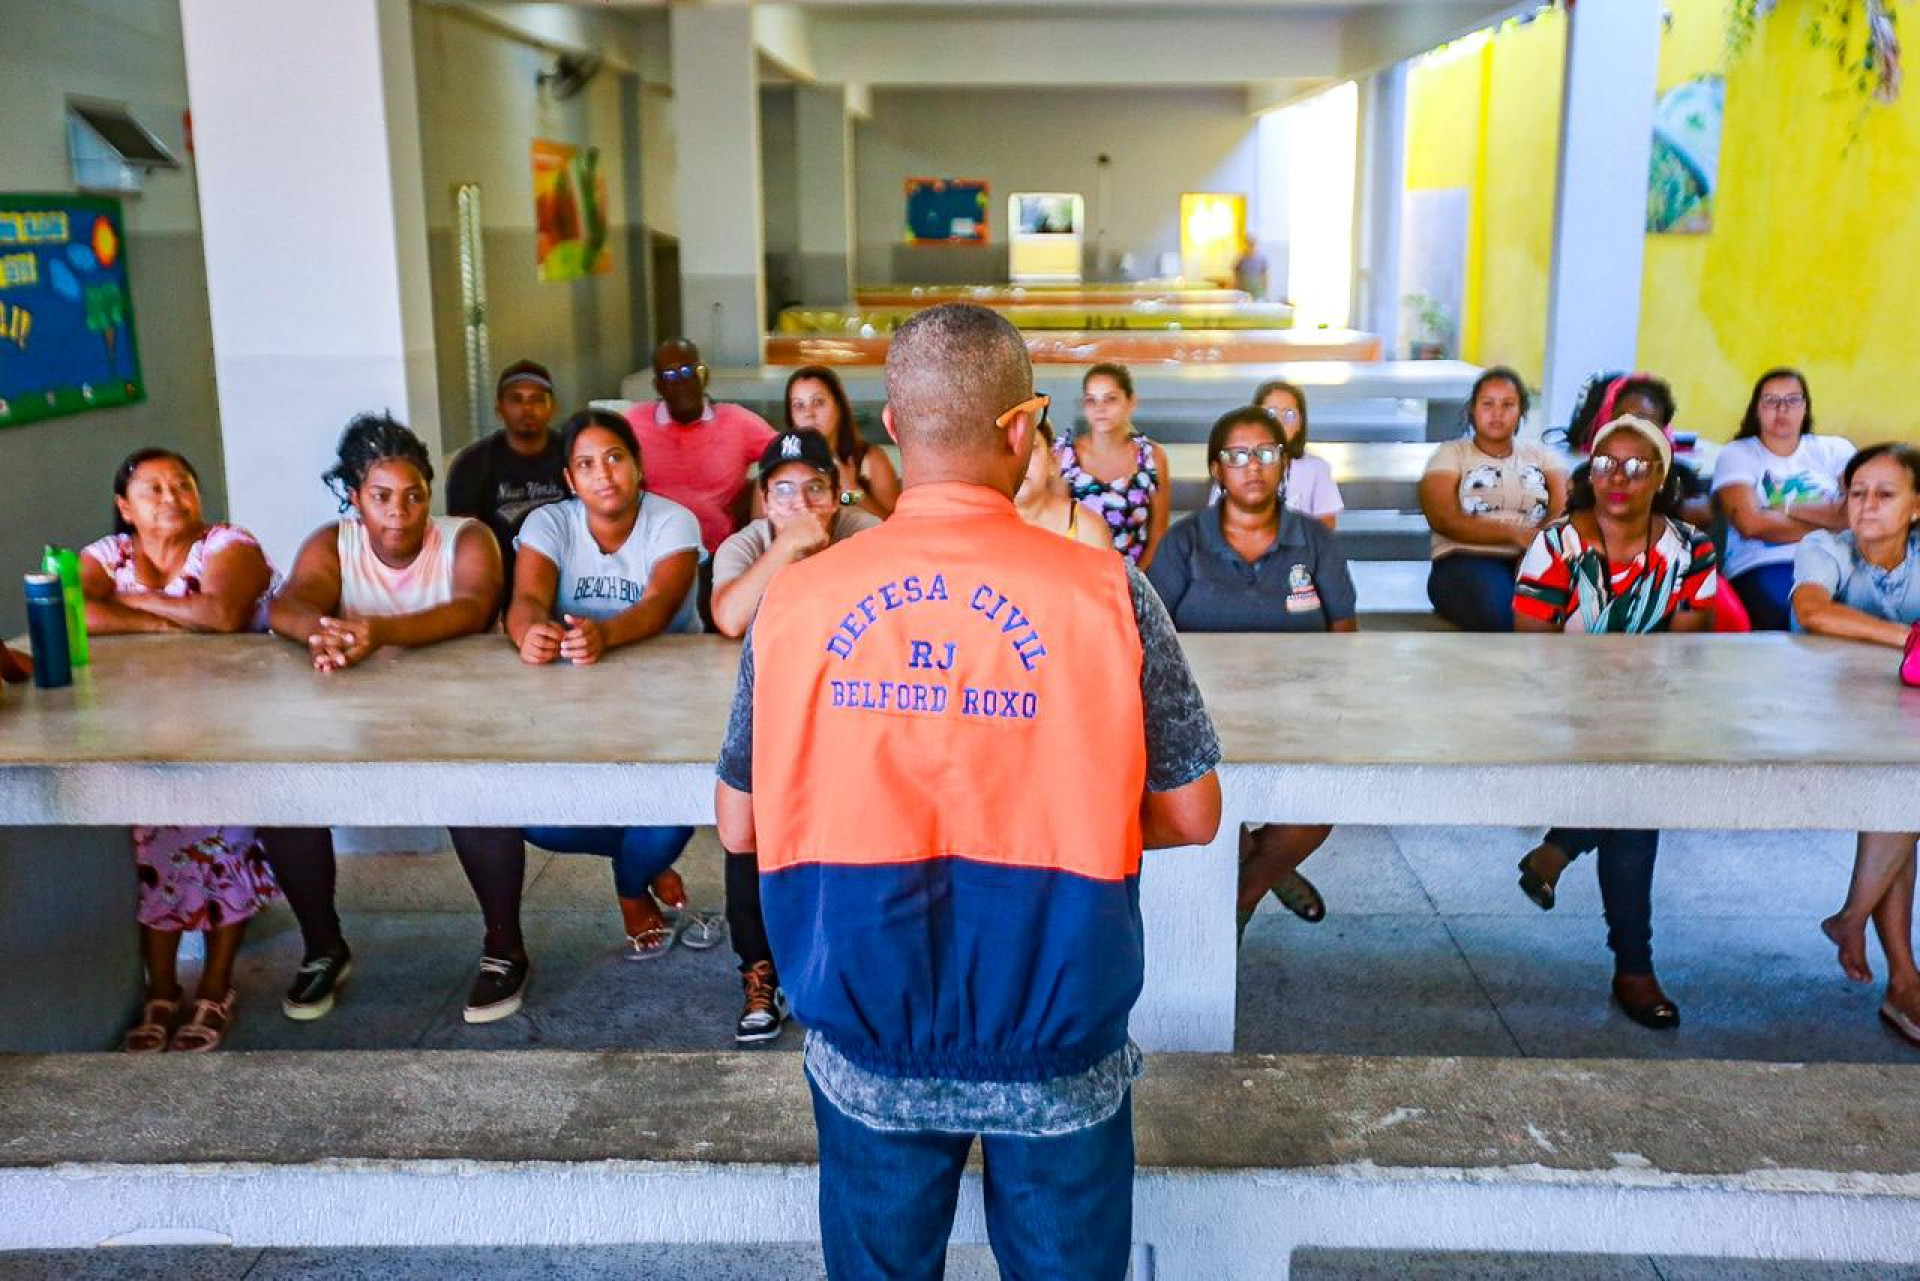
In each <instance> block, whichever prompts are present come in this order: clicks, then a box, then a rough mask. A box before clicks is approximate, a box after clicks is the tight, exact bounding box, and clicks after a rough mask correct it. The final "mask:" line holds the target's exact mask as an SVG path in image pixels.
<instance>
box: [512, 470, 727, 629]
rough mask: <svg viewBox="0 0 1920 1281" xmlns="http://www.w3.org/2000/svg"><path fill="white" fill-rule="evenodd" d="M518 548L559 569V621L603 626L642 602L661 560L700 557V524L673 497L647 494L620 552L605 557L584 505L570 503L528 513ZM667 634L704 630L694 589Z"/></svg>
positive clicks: (556, 604)
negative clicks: (585, 621) (565, 619)
mask: <svg viewBox="0 0 1920 1281" xmlns="http://www.w3.org/2000/svg"><path fill="white" fill-rule="evenodd" d="M514 546H515V547H516V548H525V549H527V550H531V551H536V552H539V553H540V554H541V555H542V556H545V557H546V558H547V559H548V560H550V561H552V562H553V563H554V565H555V566H556V567H557V568H558V569H559V571H560V583H559V586H558V588H557V590H556V591H555V592H554V596H553V616H554V618H555V619H556V620H557V619H558V618H559V617H560V616H561V615H562V614H573V615H575V616H576V617H581V618H591V619H593V620H594V621H595V622H605V621H606V620H607V619H609V618H612V617H613V616H614V615H616V614H621V613H625V612H626V611H627V610H629V609H632V608H633V607H634V606H635V605H637V604H639V603H640V598H641V597H642V596H644V595H645V594H646V590H647V581H648V580H649V579H650V578H652V577H653V571H654V568H655V566H657V565H659V563H660V562H661V561H663V560H665V559H666V558H667V557H669V556H671V555H673V554H674V553H675V552H684V551H693V552H695V553H696V554H697V553H698V552H699V549H700V522H699V521H698V520H696V519H695V518H694V515H693V513H692V512H690V511H688V510H687V509H686V508H684V507H682V506H681V505H680V504H679V503H676V502H674V501H673V500H672V499H671V498H662V497H661V496H660V495H658V494H647V495H644V496H643V497H642V498H641V500H640V516H639V519H638V520H636V521H635V522H634V525H633V532H632V533H631V534H629V535H627V541H626V542H625V543H624V544H622V545H621V547H620V549H619V550H618V551H614V552H603V551H601V550H600V545H599V544H598V543H596V542H594V541H593V534H592V532H591V531H590V530H588V528H587V509H586V505H585V504H583V503H582V502H581V501H580V500H579V499H578V498H569V499H567V500H566V501H565V502H563V503H549V504H547V505H546V506H545V507H536V508H534V509H533V510H532V511H531V512H529V513H528V514H527V519H526V522H525V523H524V524H523V525H521V526H520V536H519V537H518V538H516V539H514ZM666 630H667V631H670V632H697V631H699V630H700V614H699V611H698V610H697V609H696V608H695V605H694V600H693V592H692V591H691V590H689V591H688V592H687V596H686V599H685V600H683V601H681V602H680V607H679V608H678V609H677V610H675V611H674V615H673V621H672V622H670V623H668V624H667V626H666Z"/></svg>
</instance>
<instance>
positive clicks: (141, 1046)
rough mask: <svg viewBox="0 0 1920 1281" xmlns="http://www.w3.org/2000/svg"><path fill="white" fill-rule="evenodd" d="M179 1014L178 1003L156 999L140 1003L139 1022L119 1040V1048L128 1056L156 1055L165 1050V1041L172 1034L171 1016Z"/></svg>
mask: <svg viewBox="0 0 1920 1281" xmlns="http://www.w3.org/2000/svg"><path fill="white" fill-rule="evenodd" d="M179 1012H180V1002H178V1001H167V1000H162V999H160V998H158V997H156V998H154V999H153V1000H150V1001H145V1002H142V1003H141V1006H140V1021H139V1022H138V1023H136V1024H134V1025H133V1026H132V1027H130V1028H128V1029H127V1034H126V1035H125V1036H123V1037H121V1038H120V1048H121V1049H122V1050H124V1051H125V1052H126V1053H128V1054H158V1053H160V1052H161V1051H162V1050H164V1049H166V1048H167V1040H168V1038H169V1036H170V1035H171V1034H172V1029H173V1016H174V1015H176V1014H178V1013H179Z"/></svg>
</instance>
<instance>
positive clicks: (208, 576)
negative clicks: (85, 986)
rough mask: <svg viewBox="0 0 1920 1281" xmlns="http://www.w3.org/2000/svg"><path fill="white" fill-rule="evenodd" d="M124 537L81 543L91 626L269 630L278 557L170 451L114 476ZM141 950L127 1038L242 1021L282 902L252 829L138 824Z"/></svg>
mask: <svg viewBox="0 0 1920 1281" xmlns="http://www.w3.org/2000/svg"><path fill="white" fill-rule="evenodd" d="M113 507H114V514H113V533H111V534H109V535H107V536H106V537H105V538H102V539H100V540H98V541H97V542H93V543H89V544H88V545H87V546H86V547H84V548H83V549H81V552H80V587H81V590H82V591H83V592H84V593H85V595H86V598H87V631H88V632H89V633H91V634H93V635H95V636H114V635H121V634H125V633H129V632H189V631H191V632H241V631H263V630H265V628H266V608H267V599H268V596H269V594H270V593H271V591H272V588H273V585H274V573H273V567H272V566H271V565H269V564H268V563H267V558H266V554H265V553H264V552H262V551H261V550H260V544H259V543H258V542H257V541H256V540H255V539H254V537H253V535H252V534H249V533H248V532H247V531H246V530H244V529H236V528H235V527H234V526H232V525H222V524H212V525H209V524H208V523H207V522H206V519H205V517H204V516H203V514H202V512H201V509H200V477H199V474H198V473H197V472H195V471H194V469H193V464H192V463H190V462H188V461H187V460H186V459H185V458H183V457H181V456H180V455H179V454H176V453H174V452H173V451H171V450H167V449H142V450H138V451H136V452H135V453H133V454H131V455H130V456H129V457H128V458H127V460H126V461H125V462H123V463H121V464H120V469H119V470H118V471H116V472H115V473H114V475H113ZM133 857H134V863H135V866H136V868H137V873H138V881H139V885H140V907H139V911H138V913H137V919H138V920H139V922H140V953H141V956H142V958H143V959H144V960H145V962H146V969H147V995H146V999H145V1000H144V1001H143V1002H142V1003H141V1006H140V1019H139V1022H137V1023H136V1024H134V1026H133V1027H132V1028H131V1029H130V1030H129V1031H128V1032H127V1034H126V1037H125V1038H124V1039H123V1040H122V1041H121V1043H120V1048H122V1049H124V1050H128V1051H131V1052H134V1053H147V1054H151V1053H155V1052H157V1051H160V1050H174V1051H176V1052H178V1051H206V1050H213V1049H217V1048H219V1045H220V1042H221V1041H222V1040H223V1039H224V1038H225V1037H226V1034H227V1029H228V1028H229V1027H231V1026H232V1024H233V1007H234V999H235V996H236V993H235V991H234V987H233V960H234V957H235V955H236V954H237V953H238V952H239V950H240V940H241V938H242V936H243V935H244V934H245V933H246V929H247V922H248V921H249V920H250V919H252V917H253V915H254V914H255V913H256V912H258V911H259V910H260V909H261V908H263V907H265V906H266V905H267V904H269V903H271V902H272V901H273V898H274V885H273V876H272V874H271V873H269V872H268V871H267V865H266V861H265V859H264V858H263V857H262V855H261V852H260V842H259V841H258V840H257V839H256V838H255V835H254V830H253V829H252V828H251V827H136V828H134V829H133ZM188 930H198V931H201V932H202V933H204V934H205V935H206V945H207V954H206V964H205V966H204V967H203V968H202V969H201V971H200V986H199V990H198V991H197V992H195V994H194V999H193V1002H192V1004H191V1005H189V1006H188V1007H187V1011H186V1017H185V1018H184V1019H182V1018H180V1017H179V1015H180V1009H181V1002H182V1000H183V999H184V995H185V994H184V993H183V992H182V990H181V987H180V981H179V976H178V972H177V970H176V964H177V961H178V958H179V955H180V936H181V935H182V934H184V933H186V932H187V931H188Z"/></svg>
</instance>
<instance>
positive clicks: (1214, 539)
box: [1147, 406, 1360, 931]
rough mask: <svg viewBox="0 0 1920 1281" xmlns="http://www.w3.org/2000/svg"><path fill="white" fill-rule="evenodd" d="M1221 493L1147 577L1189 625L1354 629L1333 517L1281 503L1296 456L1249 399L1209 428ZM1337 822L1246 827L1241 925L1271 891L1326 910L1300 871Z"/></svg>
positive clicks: (1202, 628)
mask: <svg viewBox="0 0 1920 1281" xmlns="http://www.w3.org/2000/svg"><path fill="white" fill-rule="evenodd" d="M1207 457H1208V458H1209V459H1210V460H1211V462H1210V463H1209V469H1210V470H1211V472H1212V473H1213V481H1214V483H1215V484H1216V485H1218V486H1219V487H1220V491H1221V492H1220V501H1219V503H1218V504H1216V505H1215V506H1212V507H1203V508H1201V509H1200V510H1199V511H1197V512H1193V513H1190V514H1189V515H1187V516H1183V517H1182V518H1181V519H1180V520H1178V521H1176V522H1175V523H1174V526H1173V528H1172V529H1170V530H1168V531H1167V539H1166V542H1165V543H1163V544H1162V545H1161V548H1160V554H1159V555H1158V556H1156V557H1155V558H1154V562H1153V567H1152V568H1151V569H1150V570H1149V571H1148V572H1147V578H1148V580H1149V581H1151V582H1152V583H1153V586H1154V588H1155V590H1157V591H1158V592H1159V593H1160V599H1161V601H1162V602H1164V603H1165V605H1166V607H1167V613H1168V614H1169V615H1171V616H1172V618H1173V625H1174V627H1175V628H1176V629H1178V630H1179V631H1183V632H1355V631H1358V630H1360V625H1359V622H1358V620H1357V619H1356V617H1355V597H1354V591H1353V579H1352V577H1351V576H1350V575H1349V574H1348V572H1347V561H1346V557H1344V556H1342V555H1341V554H1340V548H1339V546H1338V544H1337V543H1336V542H1335V541H1334V536H1333V535H1332V534H1331V533H1329V532H1328V530H1327V528H1326V526H1324V525H1322V524H1321V523H1320V522H1319V521H1317V520H1314V519H1312V518H1311V517H1307V516H1303V515H1301V514H1300V513H1299V512H1297V511H1293V510H1292V509H1290V508H1286V507H1282V506H1281V504H1280V488H1281V486H1282V485H1283V484H1285V482H1286V476H1287V468H1288V466H1289V465H1290V462H1291V459H1290V456H1289V455H1288V453H1287V450H1286V443H1285V437H1284V435H1283V434H1282V428H1281V425H1280V423H1279V422H1278V421H1276V420H1275V419H1274V417H1273V416H1272V415H1271V414H1269V413H1268V412H1267V411H1266V410H1264V409H1260V408H1257V407H1254V406H1248V407H1246V408H1244V409H1235V410H1232V411H1230V412H1228V413H1226V414H1224V415H1222V416H1221V418H1220V420H1219V421H1218V422H1216V423H1214V425H1213V430H1212V431H1211V432H1210V433H1208V436H1207ZM1332 831H1333V829H1332V828H1331V827H1328V826H1325V825H1322V824H1304V823H1268V824H1265V825H1264V826H1250V827H1247V828H1243V829H1242V830H1241V834H1240V893H1239V902H1238V911H1239V919H1240V928H1241V929H1242V930H1243V931H1244V930H1245V929H1246V925H1247V921H1248V920H1249V919H1251V917H1252V916H1253V910H1254V908H1256V907H1257V906H1259V904H1260V900H1261V898H1263V897H1264V896H1265V895H1266V894H1267V893H1268V892H1269V891H1271V892H1272V894H1273V896H1274V897H1275V898H1277V899H1279V900H1280V902H1281V903H1282V904H1283V905H1285V906H1286V908H1287V909H1288V910H1289V911H1291V912H1292V913H1293V914H1294V915H1296V916H1298V917H1299V918H1300V919H1301V920H1303V921H1319V920H1323V919H1325V917H1326V915H1327V905H1326V902H1325V901H1324V900H1323V899H1322V898H1321V897H1320V892H1319V891H1318V890H1316V889H1315V888H1314V887H1313V884H1312V883H1311V882H1310V881H1308V880H1307V878H1306V877H1304V876H1302V875H1300V873H1299V871H1298V868H1299V866H1300V864H1302V863H1304V862H1305V861H1306V860H1307V856H1308V855H1310V854H1312V853H1313V852H1314V851H1315V850H1317V849H1319V848H1320V847H1321V846H1322V845H1324V844H1325V843H1326V840H1327V837H1328V836H1329V835H1330V834H1331V833H1332Z"/></svg>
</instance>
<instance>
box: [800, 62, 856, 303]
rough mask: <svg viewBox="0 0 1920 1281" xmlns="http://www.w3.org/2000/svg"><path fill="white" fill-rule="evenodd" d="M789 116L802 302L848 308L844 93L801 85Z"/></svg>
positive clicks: (849, 144)
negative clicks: (796, 160)
mask: <svg viewBox="0 0 1920 1281" xmlns="http://www.w3.org/2000/svg"><path fill="white" fill-rule="evenodd" d="M793 113H794V139H795V143H796V146H795V148H794V150H795V151H796V153H797V154H798V156H799V163H798V165H797V166H796V173H795V178H796V182H795V184H794V187H795V194H796V196H797V208H796V209H795V214H796V219H795V221H796V223H797V224H798V230H799V250H800V262H799V267H800V274H799V284H800V297H801V298H802V300H804V301H805V302H806V303H807V304H808V305H809V306H815V305H818V306H835V305H839V304H842V303H851V302H852V301H853V252H854V240H853V236H854V226H853V221H854V220H853V209H854V203H853V118H852V116H851V115H850V114H849V113H848V111H847V95H846V90H845V89H843V88H841V87H840V86H838V85H802V86H801V87H800V88H798V89H796V90H795V91H794V100H793Z"/></svg>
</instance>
